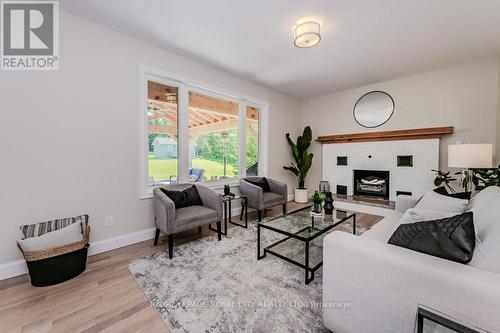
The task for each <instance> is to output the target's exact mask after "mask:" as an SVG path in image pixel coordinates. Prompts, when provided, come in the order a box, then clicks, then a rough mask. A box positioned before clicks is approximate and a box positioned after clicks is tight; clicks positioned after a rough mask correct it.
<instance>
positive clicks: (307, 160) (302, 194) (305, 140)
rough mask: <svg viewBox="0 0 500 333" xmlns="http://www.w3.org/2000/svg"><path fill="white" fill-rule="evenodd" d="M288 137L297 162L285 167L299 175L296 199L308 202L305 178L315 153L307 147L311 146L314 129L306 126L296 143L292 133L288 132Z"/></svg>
mask: <svg viewBox="0 0 500 333" xmlns="http://www.w3.org/2000/svg"><path fill="white" fill-rule="evenodd" d="M286 139H287V141H288V144H289V145H290V149H291V150H292V155H293V158H294V160H295V163H293V162H292V163H291V166H284V167H283V169H285V170H290V171H291V172H293V174H294V175H295V176H297V180H298V183H299V184H298V185H299V187H297V188H296V189H295V201H296V202H300V203H305V202H308V197H307V189H306V188H305V186H304V185H305V179H306V176H307V172H308V171H309V169H310V168H311V164H312V159H313V154H312V153H308V152H307V149H308V148H309V147H310V146H311V140H312V131H311V127H309V126H307V127H306V128H304V132H303V133H302V135H301V136H299V137H298V138H297V143H294V142H293V141H292V139H290V133H287V134H286Z"/></svg>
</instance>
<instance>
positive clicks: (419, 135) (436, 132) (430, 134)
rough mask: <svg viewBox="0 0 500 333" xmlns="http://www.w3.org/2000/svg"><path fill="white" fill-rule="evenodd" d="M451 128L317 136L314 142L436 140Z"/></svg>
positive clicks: (451, 131) (451, 128) (451, 130)
mask: <svg viewBox="0 0 500 333" xmlns="http://www.w3.org/2000/svg"><path fill="white" fill-rule="evenodd" d="M452 133H453V126H448V127H431V128H415V129H406V130H398V131H384V132H367V133H353V134H337V135H325V136H319V137H318V138H317V139H316V141H318V142H321V143H346V142H368V141H396V140H418V139H437V138H440V137H441V136H442V135H445V134H452Z"/></svg>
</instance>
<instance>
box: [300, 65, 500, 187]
mask: <svg viewBox="0 0 500 333" xmlns="http://www.w3.org/2000/svg"><path fill="white" fill-rule="evenodd" d="M498 61H499V59H498V58H497V57H495V58H491V59H487V60H484V61H481V62H477V63H473V64H467V65H462V66H457V67H452V68H447V69H443V70H439V71H434V72H429V73H424V74H419V75H413V76H408V77H404V78H400V79H396V80H391V81H386V82H380V83H376V84H372V85H369V86H365V87H359V88H355V89H351V90H347V91H343V92H339V93H335V94H330V95H324V96H319V97H314V98H310V99H307V100H305V101H303V103H302V121H303V125H310V126H311V127H312V129H313V134H314V137H317V136H320V135H328V134H345V133H360V132H370V131H386V130H399V129H410V128H422V127H438V126H453V127H454V134H453V135H451V136H445V137H443V139H442V140H441V143H440V167H441V168H446V167H447V163H448V162H447V146H448V144H452V143H455V142H456V141H458V140H463V141H465V142H471V143H496V129H497V126H496V123H497V110H498V109H497V100H498V93H499V92H498V76H499V66H498ZM372 90H383V91H386V92H387V93H389V94H390V95H391V96H392V97H393V98H394V101H395V105H396V108H395V111H394V114H393V116H392V118H391V119H390V120H389V121H388V122H387V123H386V124H384V125H383V126H381V127H378V128H375V129H366V128H363V127H361V126H359V125H358V124H357V123H356V122H355V121H354V119H353V116H352V109H353V106H354V104H355V103H356V101H357V99H358V98H359V97H361V96H362V95H363V94H364V93H366V92H369V91H372ZM498 111H499V112H500V110H498ZM312 151H313V152H314V155H315V157H314V162H313V166H312V168H311V171H310V174H309V175H308V178H307V183H308V187H309V188H311V189H314V188H317V186H318V184H319V181H320V180H321V179H320V178H321V165H322V156H321V145H320V144H318V143H314V144H313V148H312Z"/></svg>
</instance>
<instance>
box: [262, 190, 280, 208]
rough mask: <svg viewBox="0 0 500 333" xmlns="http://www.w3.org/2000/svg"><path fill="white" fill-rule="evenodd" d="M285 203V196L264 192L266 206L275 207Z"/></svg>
mask: <svg viewBox="0 0 500 333" xmlns="http://www.w3.org/2000/svg"><path fill="white" fill-rule="evenodd" d="M283 201H284V199H283V196H282V195H279V194H278V193H273V192H264V206H266V207H269V206H274V205H278V204H280V203H282V202H283Z"/></svg>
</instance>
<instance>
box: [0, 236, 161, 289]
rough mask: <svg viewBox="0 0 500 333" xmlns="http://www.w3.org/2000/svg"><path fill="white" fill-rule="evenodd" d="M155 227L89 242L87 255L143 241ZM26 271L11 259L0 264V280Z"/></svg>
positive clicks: (24, 267) (17, 261) (21, 264)
mask: <svg viewBox="0 0 500 333" xmlns="http://www.w3.org/2000/svg"><path fill="white" fill-rule="evenodd" d="M154 236H155V228H149V229H145V230H141V231H137V232H133V233H130V234H126V235H121V236H117V237H113V238H108V239H103V240H101V241H97V242H93V243H90V247H89V253H88V255H89V256H93V255H96V254H99V253H103V252H107V251H111V250H115V249H118V248H120V247H124V246H127V245H131V244H135V243H139V242H143V241H145V240H149V239H153V238H154ZM26 273H28V267H27V266H26V262H25V261H24V260H16V261H11V262H8V263H5V264H1V265H0V280H5V279H8V278H11V277H14V276H18V275H22V274H26Z"/></svg>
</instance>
